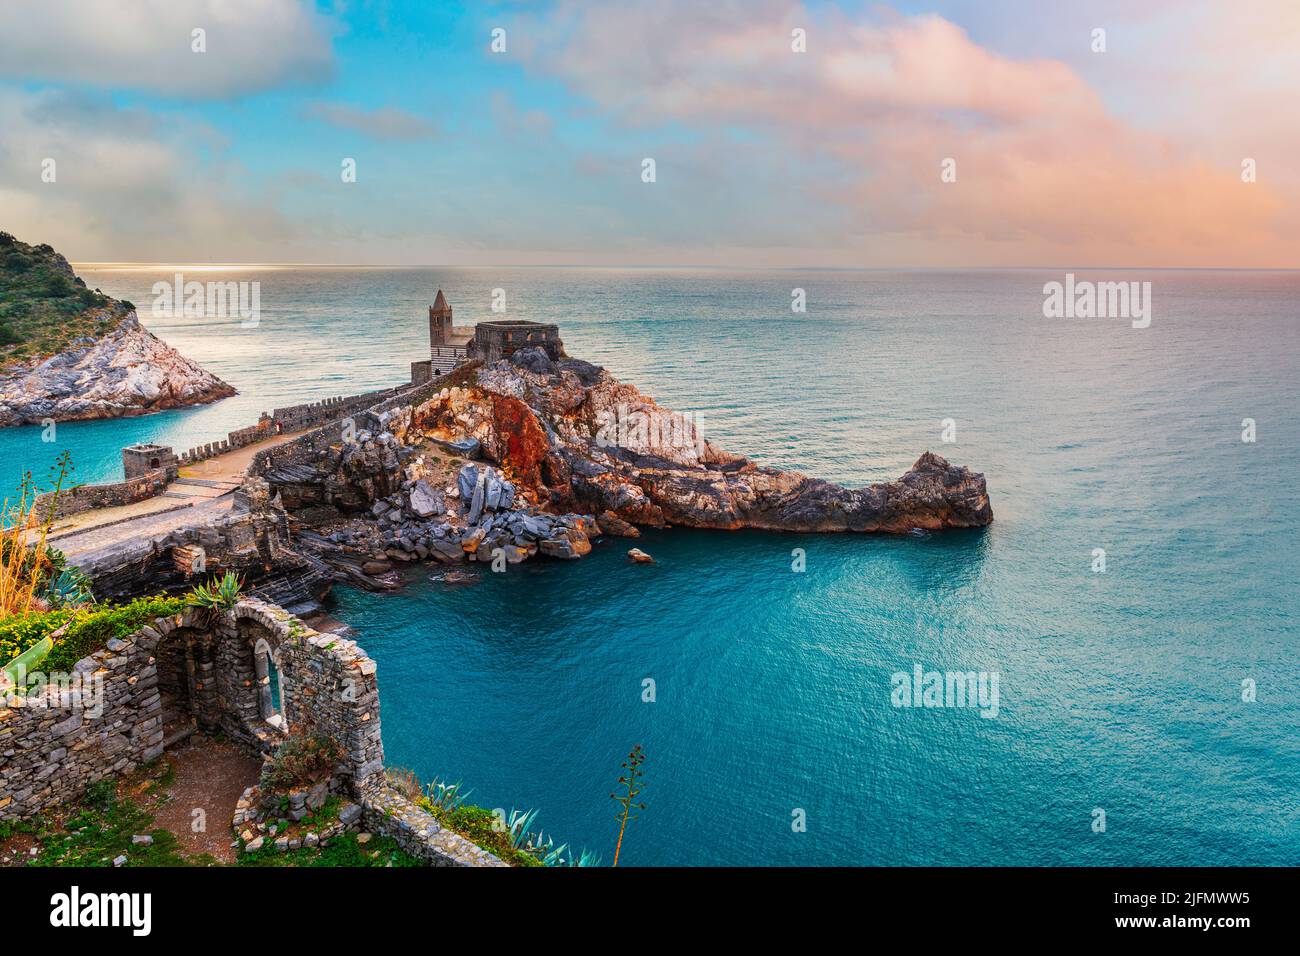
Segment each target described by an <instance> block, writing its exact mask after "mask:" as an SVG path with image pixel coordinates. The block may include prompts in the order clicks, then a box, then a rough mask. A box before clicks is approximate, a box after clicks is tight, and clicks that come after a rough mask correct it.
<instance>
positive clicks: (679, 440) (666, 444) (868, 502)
mask: <svg viewBox="0 0 1300 956" xmlns="http://www.w3.org/2000/svg"><path fill="white" fill-rule="evenodd" d="M531 351H532V350H524V351H521V352H518V353H516V354H515V356H514V357H513V359H512V360H511V361H501V362H497V363H495V364H494V365H492V366H489V367H485V368H480V369H479V370H478V371H477V373H476V375H475V376H474V378H473V381H472V383H471V384H469V385H468V386H465V387H453V388H448V389H444V390H443V391H441V392H439V393H438V394H437V395H435V396H433V397H432V398H431V399H429V400H427V401H425V402H423V403H421V404H419V405H417V406H415V407H413V408H411V409H409V411H408V412H407V413H406V414H405V415H398V416H395V417H394V420H393V421H392V422H391V423H390V424H389V427H390V429H391V430H392V431H393V432H394V434H395V435H397V436H398V437H399V438H400V439H402V440H403V441H404V442H405V443H407V444H409V443H411V442H412V441H419V440H420V439H422V438H424V437H425V436H429V437H437V438H440V439H442V440H443V441H447V440H455V439H474V440H475V441H477V442H478V443H479V447H480V448H481V449H482V453H483V454H484V456H485V457H487V458H488V459H490V460H491V461H494V462H496V464H497V467H498V468H499V469H500V470H501V471H502V472H503V473H504V474H505V476H506V477H507V478H508V479H509V480H510V481H512V482H514V483H515V485H516V486H517V487H518V488H519V489H520V490H521V492H522V493H523V494H524V496H525V497H526V498H527V499H528V500H530V502H531V503H534V504H536V505H537V506H538V507H539V508H541V509H542V510H545V511H550V512H565V511H567V512H580V513H583V514H593V515H600V516H601V517H600V518H599V519H598V521H600V522H605V523H608V524H610V525H611V533H618V532H617V531H613V530H612V526H613V523H612V521H611V519H619V520H620V521H622V522H626V523H628V524H632V525H638V524H639V525H653V526H662V525H666V524H680V525H689V526H691V527H696V528H724V529H734V528H764V529H770V530H782V531H814V532H825V531H881V532H906V531H911V530H914V529H925V530H939V529H942V528H968V527H978V526H981V525H986V524H988V523H989V522H991V521H992V520H993V512H992V509H991V508H990V506H989V499H988V492H987V489H986V487H985V482H984V476H983V475H980V474H977V473H974V472H971V471H969V470H968V469H966V468H964V467H959V466H955V465H950V464H949V463H948V462H947V461H945V460H944V459H943V458H941V457H939V456H938V455H935V454H933V453H930V452H926V453H925V454H924V455H922V456H921V457H920V458H919V459H917V461H916V464H914V465H913V466H912V468H911V469H910V470H909V471H908V472H907V473H906V474H904V475H903V476H902V477H900V478H898V479H897V480H895V481H890V482H883V483H880V484H875V485H870V486H868V487H866V488H860V489H850V488H845V487H843V486H841V485H837V484H833V483H831V482H827V481H823V480H821V479H818V478H810V477H807V476H805V475H802V474H799V473H798V472H784V471H779V470H777V469H775V468H765V467H762V466H760V465H757V464H755V463H753V462H751V461H750V460H749V459H747V458H744V457H742V456H739V455H733V454H730V453H728V452H725V451H723V450H721V449H719V448H718V447H717V446H715V445H714V444H712V443H711V442H709V441H706V440H705V439H703V438H702V437H701V436H700V435H699V434H698V431H697V429H696V428H695V426H694V423H693V422H691V421H690V420H689V419H686V418H684V417H683V416H680V415H677V414H675V413H673V412H671V411H669V410H667V409H664V408H661V407H659V405H658V404H656V403H655V401H654V399H651V398H648V397H646V396H644V395H642V394H641V393H640V392H638V391H637V390H636V388H634V387H633V386H631V385H625V384H622V383H620V382H618V381H617V380H615V379H614V378H613V377H612V376H610V375H609V373H608V372H606V371H605V370H603V369H600V368H597V367H596V366H593V365H590V364H588V363H586V362H581V361H577V360H573V359H566V360H562V361H560V362H557V363H554V365H553V367H551V369H550V371H547V372H542V371H534V370H533V369H537V368H541V367H543V366H542V364H541V363H539V362H537V361H535V359H536V356H532V355H530V352H531Z"/></svg>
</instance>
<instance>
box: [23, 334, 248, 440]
mask: <svg viewBox="0 0 1300 956" xmlns="http://www.w3.org/2000/svg"><path fill="white" fill-rule="evenodd" d="M234 394H235V390H234V389H233V388H231V387H230V386H229V385H227V384H226V383H225V382H223V381H222V380H221V379H219V378H217V377H216V376H215V375H213V374H212V373H211V372H207V371H205V370H204V369H202V368H200V367H199V366H198V365H196V364H195V363H194V362H191V361H190V360H189V359H187V358H186V357H185V356H183V355H181V354H180V353H179V352H177V351H176V350H175V349H174V348H172V347H171V346H169V345H167V344H166V343H164V342H163V341H161V340H160V339H158V338H157V337H156V336H155V335H153V334H152V333H151V332H149V331H148V330H147V329H145V328H144V327H143V326H141V325H140V320H139V319H138V318H137V317H136V314H135V313H134V312H130V313H128V314H127V315H126V317H125V318H123V319H122V321H121V322H120V323H118V325H117V327H116V328H115V329H113V331H111V332H109V333H108V334H107V335H105V336H102V337H101V338H99V339H96V340H94V341H90V340H83V341H82V344H74V347H72V348H70V349H68V350H67V351H65V352H60V353H59V354H58V355H55V356H52V357H51V358H47V359H44V360H40V361H37V362H33V363H28V364H27V365H25V366H20V367H18V368H16V369H9V370H6V371H4V372H0V426H8V425H24V424H40V423H42V422H44V421H46V420H49V419H53V420H54V421H59V422H64V421H80V420H83V419H93V418H119V417H122V416H125V415H140V414H144V413H146V412H156V411H162V410H163V409H167V408H179V407H182V406H186V405H199V404H204V403H207V402H214V401H216V400H217V399H220V398H227V397H228V396H231V395H234Z"/></svg>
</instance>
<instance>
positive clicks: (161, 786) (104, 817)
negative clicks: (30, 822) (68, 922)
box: [26, 768, 217, 867]
mask: <svg viewBox="0 0 1300 956" xmlns="http://www.w3.org/2000/svg"><path fill="white" fill-rule="evenodd" d="M169 769H170V768H169ZM169 784H170V780H169V778H168V776H167V774H166V773H165V772H164V773H163V774H161V775H160V776H159V777H158V778H157V779H156V780H155V781H153V782H151V784H150V792H151V793H152V794H155V795H156V794H158V793H160V792H162V791H163V790H165V788H166V787H167V786H168V785H169ZM152 825H153V815H152V814H150V813H147V812H146V811H145V810H143V809H141V808H140V807H139V806H137V805H136V804H134V803H132V802H130V801H128V800H123V799H122V798H121V797H119V796H118V793H117V787H116V784H115V783H114V781H111V780H101V781H100V782H99V783H97V784H94V785H93V786H91V787H89V788H88V789H87V790H86V795H85V797H83V798H82V801H81V803H80V804H79V805H77V806H76V807H73V808H72V809H71V810H69V811H66V815H63V816H48V815H47V816H46V817H45V818H43V819H42V821H41V822H40V823H39V824H37V825H36V826H35V827H34V828H29V829H28V830H27V831H26V832H29V833H32V834H33V835H34V836H35V837H36V840H37V846H38V850H37V853H36V855H35V856H34V857H32V858H31V859H30V860H29V862H28V864H27V865H28V866H77V867H80V866H96V867H98V866H112V865H113V860H115V859H117V858H118V857H119V856H125V857H126V858H127V860H126V863H125V864H123V865H125V866H214V865H217V861H216V860H215V859H214V858H213V857H211V856H209V855H207V854H203V855H200V856H193V857H191V856H186V855H185V854H184V853H183V852H181V849H180V844H179V842H178V841H177V839H176V837H175V835H174V834H172V833H170V832H168V831H167V830H161V829H157V828H153V826H152ZM137 834H142V835H143V834H147V835H149V836H151V837H153V843H150V844H136V843H132V842H131V838H132V837H133V836H135V835H137Z"/></svg>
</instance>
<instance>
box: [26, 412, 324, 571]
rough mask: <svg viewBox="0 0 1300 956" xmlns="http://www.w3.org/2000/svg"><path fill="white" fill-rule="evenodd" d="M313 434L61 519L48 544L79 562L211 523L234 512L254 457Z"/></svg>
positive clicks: (229, 456)
mask: <svg viewBox="0 0 1300 956" xmlns="http://www.w3.org/2000/svg"><path fill="white" fill-rule="evenodd" d="M309 430H310V429H304V430H303V431H297V432H288V433H286V434H283V435H276V436H275V437H274V438H272V439H270V440H269V441H264V442H258V443H257V444H256V445H249V446H247V447H245V448H236V449H235V450H234V451H230V452H227V453H226V454H224V455H218V456H216V457H215V458H210V459H208V460H207V461H201V462H198V463H197V464H194V465H190V466H186V467H183V468H181V470H180V476H179V477H178V478H177V479H176V480H175V481H173V482H172V483H171V484H169V485H168V486H167V488H166V489H165V490H164V491H163V492H162V494H159V495H155V496H154V497H152V498H147V499H145V500H144V501H137V502H134V503H133V504H129V505H121V506H119V507H116V508H99V509H97V510H95V511H84V512H82V513H81V514H76V515H72V516H70V517H68V518H63V519H60V520H59V521H56V522H55V524H54V527H53V528H52V529H51V530H50V536H49V538H48V539H47V540H48V542H49V543H50V545H51V546H52V547H55V548H58V549H59V550H60V551H62V552H63V553H64V554H65V555H67V557H68V560H69V561H70V562H72V563H73V564H77V563H80V562H82V561H85V560H87V559H88V558H89V557H91V556H92V555H94V554H97V553H98V552H100V551H103V550H106V549H110V548H113V547H115V546H116V545H119V544H120V543H122V542H124V541H129V540H131V539H135V538H151V537H158V536H161V535H165V534H168V533H170V532H172V531H176V530H178V529H180V528H186V527H190V526H193V525H197V524H206V523H208V522H209V521H211V520H213V519H214V518H217V517H220V516H221V515H222V514H225V513H226V512H228V511H230V509H231V506H232V505H233V504H234V495H233V492H234V490H235V489H236V488H238V487H239V485H240V483H241V482H242V481H243V479H244V474H245V473H246V472H247V470H248V466H249V465H250V464H251V463H252V460H253V456H254V455H256V454H257V453H258V452H260V451H262V450H263V449H266V448H274V447H275V446H276V445H282V444H284V443H285V442H287V441H290V440H292V439H294V438H297V437H298V436H299V435H305V434H306V433H307V431H309Z"/></svg>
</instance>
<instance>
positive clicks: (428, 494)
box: [410, 479, 445, 518]
mask: <svg viewBox="0 0 1300 956" xmlns="http://www.w3.org/2000/svg"><path fill="white" fill-rule="evenodd" d="M410 500H411V511H413V512H414V513H415V514H416V515H418V516H419V517H421V518H432V517H433V516H434V515H438V514H442V512H443V510H444V507H445V506H444V504H443V500H442V495H441V494H439V493H438V492H436V491H434V490H433V489H432V488H430V487H429V485H428V483H427V482H425V481H424V480H423V479H421V480H419V481H417V482H416V483H415V487H413V488H412V489H411V499H410Z"/></svg>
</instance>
